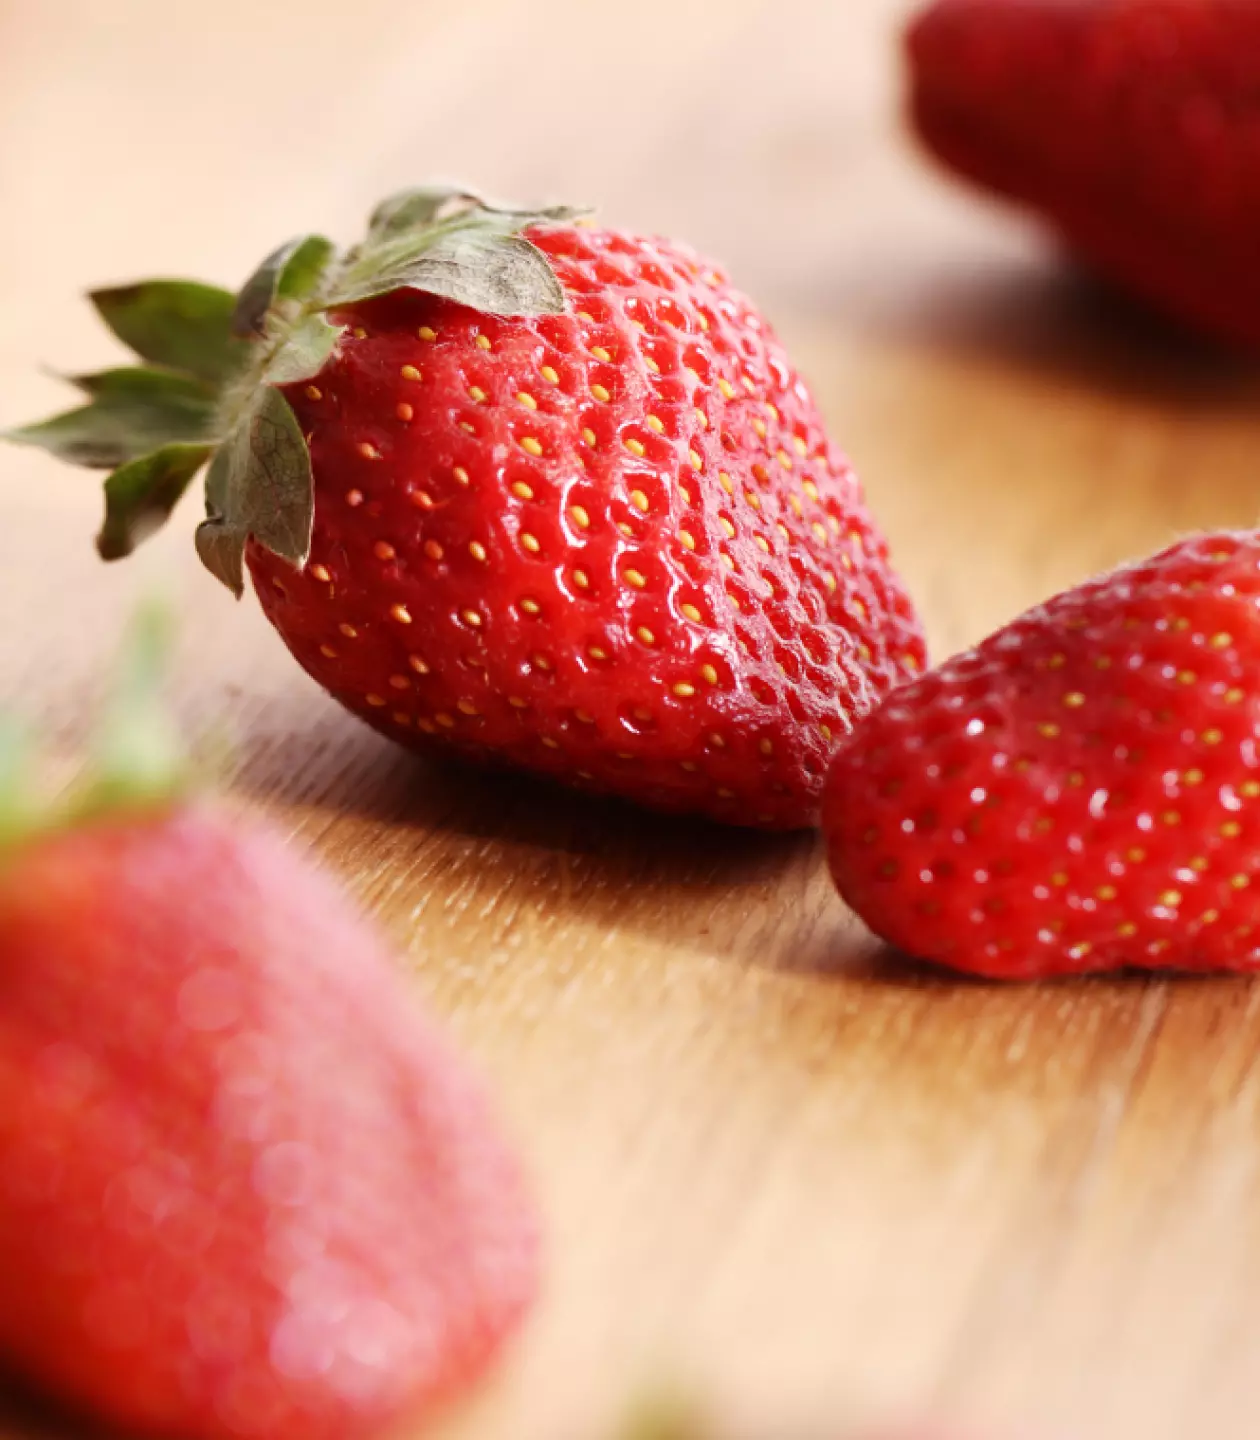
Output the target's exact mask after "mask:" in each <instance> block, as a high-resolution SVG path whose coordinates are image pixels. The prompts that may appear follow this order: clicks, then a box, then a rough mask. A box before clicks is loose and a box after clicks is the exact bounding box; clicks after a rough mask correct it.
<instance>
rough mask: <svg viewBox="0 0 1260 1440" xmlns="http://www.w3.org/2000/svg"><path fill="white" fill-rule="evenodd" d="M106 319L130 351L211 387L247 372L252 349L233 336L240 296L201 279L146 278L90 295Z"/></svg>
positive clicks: (151, 362)
mask: <svg viewBox="0 0 1260 1440" xmlns="http://www.w3.org/2000/svg"><path fill="white" fill-rule="evenodd" d="M89 298H90V299H91V301H92V304H93V305H95V306H96V309H97V311H98V312H99V314H100V316H101V319H102V320H104V322H105V323H106V325H108V326H109V328H110V329H111V330H112V331H113V332H114V334H115V335H117V337H118V338H119V339H120V340H121V341H122V342H123V344H124V345H126V346H127V347H128V349H130V350H134V351H135V353H136V354H137V355H139V356H140V358H141V359H142V360H147V361H148V362H149V363H150V364H151V365H162V366H165V367H166V368H167V369H170V370H178V371H181V372H183V373H184V374H186V375H192V376H195V377H196V378H197V379H198V380H204V381H207V382H208V383H209V384H211V385H216V386H217V385H222V384H223V383H224V382H225V381H227V380H229V379H231V378H232V377H233V376H234V375H236V374H238V373H239V372H240V371H241V370H243V369H244V368H245V366H246V364H247V363H248V356H249V348H248V346H247V344H246V343H245V342H244V341H243V340H239V339H237V337H236V336H234V335H233V333H232V315H233V312H234V311H235V308H236V300H235V298H234V297H233V296H232V295H231V294H230V293H229V292H228V291H226V290H220V289H219V288H218V286H215V285H203V284H201V283H200V281H197V280H146V281H142V282H141V283H140V284H137V285H121V286H118V287H116V288H114V289H111V290H95V291H93V292H92V294H91V296H90V297H89Z"/></svg>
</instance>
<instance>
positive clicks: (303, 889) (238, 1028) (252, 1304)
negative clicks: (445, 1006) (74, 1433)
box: [0, 709, 536, 1440]
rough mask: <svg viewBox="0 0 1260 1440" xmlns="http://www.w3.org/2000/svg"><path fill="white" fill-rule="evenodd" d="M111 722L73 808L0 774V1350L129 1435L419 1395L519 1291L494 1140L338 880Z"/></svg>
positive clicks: (203, 1439)
mask: <svg viewBox="0 0 1260 1440" xmlns="http://www.w3.org/2000/svg"><path fill="white" fill-rule="evenodd" d="M115 718H116V723H115V724H114V725H113V726H112V729H111V732H110V733H111V735H112V739H111V741H110V744H109V746H108V747H107V749H108V754H107V755H106V758H105V761H104V765H103V769H102V772H101V774H100V775H99V776H98V780H97V783H96V786H95V788H94V789H93V790H92V791H91V792H90V794H89V795H88V796H87V797H86V806H85V807H80V811H79V813H78V814H77V815H76V816H75V817H74V818H73V819H72V818H71V817H69V816H62V817H61V818H60V819H59V821H58V822H57V823H56V824H51V823H46V824H44V825H43V827H42V828H41V827H40V823H39V821H38V820H37V818H36V817H35V814H34V811H33V810H32V809H30V808H28V807H25V806H23V804H22V803H21V798H20V788H19V785H18V784H17V779H18V775H19V772H20V769H21V767H20V765H18V764H16V763H10V764H9V765H7V767H6V775H5V783H4V784H3V785H2V786H0V836H2V837H3V841H2V843H0V954H3V957H4V963H3V965H0V1357H3V1359H4V1361H5V1363H6V1364H7V1365H10V1366H11V1367H12V1368H13V1369H14V1370H15V1371H18V1372H20V1373H21V1374H23V1375H25V1376H28V1377H29V1378H30V1379H31V1380H32V1381H34V1382H37V1383H38V1384H39V1385H40V1386H42V1387H44V1388H45V1389H47V1390H48V1391H50V1392H51V1393H53V1394H56V1395H59V1396H61V1397H63V1398H64V1399H65V1400H67V1401H68V1402H71V1403H73V1404H75V1405H77V1406H80V1407H82V1408H84V1409H85V1410H88V1411H91V1412H92V1413H94V1414H95V1415H97V1416H98V1417H99V1418H100V1419H101V1420H103V1421H106V1422H108V1423H109V1424H110V1425H113V1426H117V1427H119V1428H120V1429H121V1430H124V1431H126V1432H128V1433H136V1434H138V1433H144V1434H154V1435H160V1436H163V1437H169V1436H181V1437H189V1440H219V1437H225V1440H226V1437H234V1440H354V1437H360V1436H368V1435H374V1434H376V1433H377V1431H378V1430H380V1429H381V1427H382V1426H384V1425H386V1424H387V1423H389V1422H392V1421H393V1420H395V1419H396V1418H398V1417H399V1416H401V1415H408V1414H413V1413H414V1414H418V1415H420V1416H423V1415H425V1414H427V1413H428V1412H429V1411H431V1410H432V1408H433V1407H434V1406H435V1405H436V1404H437V1403H438V1402H440V1401H442V1400H444V1399H446V1398H448V1397H449V1396H452V1395H454V1394H455V1393H458V1392H459V1391H460V1390H461V1389H462V1388H463V1387H465V1386H467V1385H468V1384H470V1383H471V1382H472V1381H474V1380H475V1379H476V1378H477V1377H478V1376H479V1374H480V1373H481V1372H482V1371H483V1370H484V1368H485V1367H486V1365H487V1363H488V1362H489V1361H490V1359H491V1358H492V1356H493V1355H494V1354H495V1352H496V1351H497V1349H498V1348H499V1346H500V1344H501V1342H502V1341H503V1339H504V1337H505V1335H506V1334H507V1333H508V1332H509V1331H510V1330H511V1329H512V1328H513V1327H514V1326H515V1324H516V1323H517V1321H518V1320H519V1318H520V1317H521V1315H522V1313H523V1311H524V1309H525V1308H526V1306H527V1304H528V1302H529V1301H530V1299H531V1297H532V1295H533V1292H534V1287H535V1272H536V1257H535V1228H534V1220H533V1214H532V1210H531V1207H530V1205H529V1204H528V1202H527V1200H526V1198H525V1195H524V1193H523V1189H522V1182H521V1179H520V1177H519V1175H518V1171H517V1167H516V1164H515V1162H514V1160H513V1159H512V1158H511V1156H510V1155H509V1154H508V1152H507V1150H506V1149H505V1146H504V1143H503V1141H502V1139H501V1137H500V1134H499V1130H498V1128H497V1126H496V1124H495V1123H494V1121H493V1119H492V1117H491V1115H490V1114H489V1113H488V1110H487V1106H486V1103H485V1101H484V1100H483V1098H482V1095H481V1093H480V1091H479V1089H478V1088H477V1086H476V1085H475V1084H474V1083H473V1082H472V1081H471V1080H470V1079H469V1078H468V1077H467V1076H466V1074H465V1071H464V1066H463V1064H462V1063H461V1062H460V1060H459V1059H458V1057H457V1056H455V1055H454V1054H452V1053H451V1051H450V1050H449V1049H448V1048H447V1046H446V1044H445V1043H444V1042H443V1040H442V1039H441V1038H440V1037H439V1036H438V1035H436V1034H435V1033H434V1031H433V1030H432V1029H431V1028H430V1027H429V1025H428V1024H427V1023H426V1022H425V1021H424V1020H423V1019H422V1018H420V1017H419V1016H418V1015H417V1014H416V1013H415V1012H414V1010H413V1008H412V1006H411V1004H410V997H409V995H408V994H407V992H406V987H405V985H404V983H403V981H402V979H401V978H400V976H398V975H397V974H395V973H394V967H393V965H392V962H391V957H390V956H389V954H388V953H387V952H386V951H385V950H384V949H383V947H382V945H381V942H380V941H379V940H378V939H377V938H376V937H375V935H373V934H372V933H371V932H370V931H369V930H367V929H365V926H364V922H363V921H362V920H361V919H360V918H359V916H358V915H357V914H355V913H354V911H353V910H352V909H351V908H350V906H349V905H348V904H347V902H346V901H345V900H344V899H343V898H342V896H341V895H340V894H339V893H338V891H337V890H336V889H335V888H334V887H333V886H332V885H331V884H330V883H329V881H328V880H327V879H325V878H323V877H322V876H321V875H320V874H318V873H317V872H315V871H313V870H312V869H311V868H309V867H308V865H307V864H306V863H305V862H304V861H302V860H300V859H298V858H297V857H296V856H295V855H293V854H292V853H290V851H289V850H287V849H286V847H285V846H284V844H282V842H281V840H280V838H279V837H278V836H277V835H275V834H273V833H271V832H270V831H267V830H265V829H262V828H260V827H258V826H257V825H254V824H246V823H244V822H242V821H241V820H240V819H238V818H236V817H231V818H228V816H226V815H225V814H224V813H223V812H221V811H219V810H216V809H214V808H211V807H210V806H208V805H206V804H204V803H201V802H191V801H186V800H181V799H177V798H171V795H170V789H169V772H168V771H166V770H165V767H164V764H163V762H162V760H161V755H162V753H163V750H164V745H163V741H162V737H161V736H160V735H156V734H155V732H154V730H153V727H152V726H151V725H146V724H144V723H137V719H136V716H135V713H134V709H128V710H127V712H126V714H121V713H120V714H119V715H118V716H117V717H115ZM7 754H8V756H9V757H10V758H12V756H13V754H14V751H13V750H12V748H11V747H9V749H8V751H7Z"/></svg>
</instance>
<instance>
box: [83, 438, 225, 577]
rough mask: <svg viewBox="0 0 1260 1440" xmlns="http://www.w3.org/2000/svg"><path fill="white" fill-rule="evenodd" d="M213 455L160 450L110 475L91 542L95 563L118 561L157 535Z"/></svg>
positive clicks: (195, 449) (207, 450)
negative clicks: (101, 517)
mask: <svg viewBox="0 0 1260 1440" xmlns="http://www.w3.org/2000/svg"><path fill="white" fill-rule="evenodd" d="M213 454H214V447H213V446H211V445H187V444H177V445H164V446H163V447H162V448H161V449H160V450H154V451H152V452H151V453H150V454H148V455H142V456H141V457H140V458H139V459H138V460H133V461H131V462H130V464H127V465H123V466H120V468H119V469H117V470H115V471H114V473H113V474H112V475H111V476H110V477H109V479H108V480H106V482H105V521H104V524H103V525H102V526H101V529H100V533H99V534H98V535H97V537H96V549H97V553H98V554H99V555H100V557H101V559H102V560H121V559H123V558H124V557H125V556H127V555H130V554H131V552H132V551H133V550H134V549H135V548H136V546H137V545H139V544H140V543H141V541H143V540H146V539H147V538H148V537H149V536H150V535H152V534H153V533H154V532H155V531H156V530H160V529H161V527H162V526H163V525H164V524H165V523H166V521H167V519H168V518H169V516H170V513H171V511H172V510H174V508H175V506H176V505H178V504H179V502H180V500H181V498H182V497H183V494H184V491H185V490H187V489H188V486H189V485H190V484H191V483H192V480H193V477H194V476H195V475H196V474H197V472H198V470H200V469H201V467H202V466H203V465H204V464H205V463H206V461H207V460H209V458H210V457H211V455H213Z"/></svg>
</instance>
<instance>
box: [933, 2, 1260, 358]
mask: <svg viewBox="0 0 1260 1440" xmlns="http://www.w3.org/2000/svg"><path fill="white" fill-rule="evenodd" d="M909 57H910V63H911V71H912V81H913V101H912V104H913V112H914V118H915V123H916V126H917V128H918V131H919V133H920V135H921V136H922V138H923V139H924V141H925V142H926V144H927V145H928V146H929V148H930V149H931V150H933V151H934V153H935V154H936V155H937V156H938V157H939V158H940V159H942V160H943V161H944V162H945V163H946V164H947V165H949V166H950V167H951V168H952V169H953V170H955V171H956V172H958V173H960V174H961V175H963V176H965V177H967V178H968V179H970V180H972V181H975V182H977V183H979V184H980V185H982V186H984V187H986V188H988V189H990V190H993V191H995V192H997V193H998V194H1000V195H1003V196H1005V197H1007V198H1009V199H1012V200H1015V201H1017V202H1019V203H1021V204H1023V205H1026V206H1029V207H1031V208H1032V209H1033V210H1035V211H1037V212H1038V213H1039V214H1040V215H1041V216H1043V217H1044V218H1045V219H1046V220H1048V221H1049V222H1050V223H1051V224H1053V225H1054V226H1055V227H1056V228H1057V229H1058V230H1059V231H1060V232H1061V233H1062V234H1063V235H1064V237H1065V238H1066V239H1067V240H1068V242H1069V243H1070V244H1071V245H1072V246H1073V247H1075V248H1076V249H1077V250H1078V251H1079V252H1080V253H1081V254H1082V255H1083V256H1084V257H1085V258H1086V259H1088V260H1089V261H1091V262H1092V263H1093V264H1094V265H1096V266H1097V267H1098V268H1099V269H1100V270H1101V271H1102V272H1103V273H1105V274H1106V275H1108V276H1110V278H1111V279H1112V280H1114V281H1116V282H1118V283H1119V284H1121V285H1123V286H1125V287H1126V288H1128V289H1130V290H1132V291H1134V292H1135V293H1137V294H1139V295H1141V296H1142V297H1144V298H1145V299H1146V300H1148V301H1151V302H1153V303H1155V304H1156V305H1158V306H1159V307H1161V308H1162V309H1164V310H1165V311H1166V312H1167V313H1169V314H1170V315H1172V316H1175V317H1177V318H1179V319H1181V320H1183V321H1185V322H1189V323H1190V324H1193V325H1195V326H1198V327H1200V328H1202V329H1204V330H1206V331H1208V332H1211V333H1214V334H1217V335H1220V336H1223V337H1225V338H1227V339H1230V340H1236V341H1241V342H1243V343H1245V344H1248V345H1253V346H1254V345H1260V279H1258V278H1257V274H1256V267H1255V263H1254V255H1255V251H1256V248H1257V245H1258V244H1260V164H1258V163H1257V161H1258V159H1260V7H1257V6H1256V5H1254V4H1252V3H1250V0H1070V3H1064V0H939V3H937V4H935V5H933V6H932V7H930V8H929V9H928V10H927V11H926V12H925V13H924V14H923V15H922V16H921V18H920V19H919V20H918V22H917V23H916V24H915V26H914V27H913V29H912V30H911V32H910V36H909Z"/></svg>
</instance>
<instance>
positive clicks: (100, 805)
mask: <svg viewBox="0 0 1260 1440" xmlns="http://www.w3.org/2000/svg"><path fill="white" fill-rule="evenodd" d="M170 628H171V627H170V619H169V616H168V614H167V612H166V611H165V609H163V608H162V607H161V606H159V605H156V604H150V605H147V606H145V607H143V608H142V609H141V610H140V611H139V612H137V614H136V616H135V618H134V619H133V621H132V623H131V625H130V627H129V629H128V633H127V636H126V638H125V640H124V642H123V645H122V648H121V653H120V655H119V659H118V663H117V668H116V671H115V674H114V680H113V684H112V686H111V688H110V694H109V697H108V699H107V701H106V704H105V707H104V711H103V714H102V717H101V722H100V725H99V726H98V728H97V731H96V737H95V741H94V744H93V746H92V751H91V754H90V757H89V760H88V763H87V765H86V766H85V767H84V770H83V773H82V774H81V775H80V777H79V778H78V780H77V781H76V782H75V783H74V784H73V785H72V786H71V787H70V789H69V790H68V791H67V792H66V793H65V794H64V795H62V796H61V797H59V798H57V799H50V798H49V797H48V796H46V795H43V794H41V793H40V792H39V790H38V788H37V787H36V785H35V783H34V777H35V773H36V771H37V769H38V758H39V757H38V755H37V754H36V752H35V750H34V747H33V746H32V745H31V744H30V742H29V739H28V736H27V732H26V731H25V730H24V729H23V728H22V727H21V726H20V725H18V724H17V723H16V722H15V721H14V720H12V719H10V718H8V717H5V716H0V853H3V851H4V850H6V849H10V848H12V847H14V846H16V845H20V844H22V843H23V842H26V841H30V840H33V839H35V838H36V837H38V836H40V835H45V834H49V833H52V832H55V831H57V830H61V829H68V828H72V827H73V826H76V825H81V824H86V823H88V822H90V821H92V820H95V819H99V818H100V817H102V816H104V815H110V814H115V813H117V812H120V811H135V810H148V809H153V808H160V807H161V806H164V805H166V804H169V803H170V802H172V801H174V800H176V799H177V798H178V797H179V796H180V795H182V794H183V793H184V792H185V791H186V790H187V789H188V787H189V783H190V778H191V777H190V770H189V766H188V765H187V763H186V761H185V758H184V754H183V748H182V746H181V745H180V742H179V736H178V733H177V731H176V729H175V726H174V725H173V724H172V722H171V720H170V717H169V716H168V715H167V714H166V712H165V711H164V710H163V708H162V706H161V705H160V704H159V702H158V694H159V692H160V689H161V684H162V679H163V676H164V674H165V670H166V656H167V652H168V650H169V647H170Z"/></svg>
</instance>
